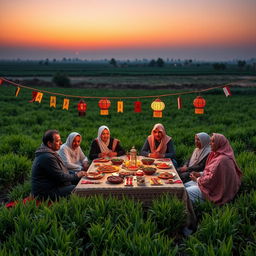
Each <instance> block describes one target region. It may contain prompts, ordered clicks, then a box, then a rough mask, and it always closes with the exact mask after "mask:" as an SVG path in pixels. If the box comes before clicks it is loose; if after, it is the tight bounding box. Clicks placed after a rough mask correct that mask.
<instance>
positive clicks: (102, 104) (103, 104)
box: [98, 99, 111, 116]
mask: <svg viewBox="0 0 256 256" xmlns="http://www.w3.org/2000/svg"><path fill="white" fill-rule="evenodd" d="M110 105H111V102H110V101H109V100H108V99H101V100H100V101H99V102H98V106H99V108H100V114H101V115H103V116H107V115H108V109H109V108H110Z"/></svg>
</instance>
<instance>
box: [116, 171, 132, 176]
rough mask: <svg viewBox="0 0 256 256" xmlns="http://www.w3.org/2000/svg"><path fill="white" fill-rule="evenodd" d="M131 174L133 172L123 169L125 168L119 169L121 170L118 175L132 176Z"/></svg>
mask: <svg viewBox="0 0 256 256" xmlns="http://www.w3.org/2000/svg"><path fill="white" fill-rule="evenodd" d="M133 174H134V172H131V171H125V170H121V171H120V172H119V176H120V177H127V176H132V175H133Z"/></svg>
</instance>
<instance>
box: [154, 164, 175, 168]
mask: <svg viewBox="0 0 256 256" xmlns="http://www.w3.org/2000/svg"><path fill="white" fill-rule="evenodd" d="M156 167H157V168H158V169H171V168H172V164H167V163H158V164H157V165H156Z"/></svg>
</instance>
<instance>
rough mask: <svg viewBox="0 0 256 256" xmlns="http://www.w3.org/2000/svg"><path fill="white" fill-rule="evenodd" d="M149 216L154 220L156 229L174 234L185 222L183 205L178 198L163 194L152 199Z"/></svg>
mask: <svg viewBox="0 0 256 256" xmlns="http://www.w3.org/2000/svg"><path fill="white" fill-rule="evenodd" d="M149 217H150V218H152V220H153V221H154V222H156V225H157V227H158V230H161V231H163V232H165V233H166V234H168V235H174V234H175V233H177V232H179V231H181V229H182V227H184V226H185V224H186V209H185V205H184V203H183V202H182V201H180V200H179V199H178V198H176V197H173V196H170V195H168V194H165V195H163V196H161V197H160V198H158V199H155V200H154V201H153V203H152V206H151V208H150V209H149Z"/></svg>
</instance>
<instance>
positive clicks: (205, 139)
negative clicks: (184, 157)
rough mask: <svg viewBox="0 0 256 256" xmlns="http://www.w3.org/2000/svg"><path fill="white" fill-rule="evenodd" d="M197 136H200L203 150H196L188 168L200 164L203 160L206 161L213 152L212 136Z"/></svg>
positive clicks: (201, 133) (201, 134)
mask: <svg viewBox="0 0 256 256" xmlns="http://www.w3.org/2000/svg"><path fill="white" fill-rule="evenodd" d="M196 135H197V136H198V138H199V140H200V142H201V145H202V148H200V149H199V148H195V150H194V152H193V154H192V156H191V158H190V161H189V165H188V167H190V166H193V165H195V164H198V163H200V162H201V160H202V159H204V158H205V156H207V155H208V154H209V153H210V151H211V146H210V136H209V135H208V134H207V133H205V132H200V133H197V134H196Z"/></svg>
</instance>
